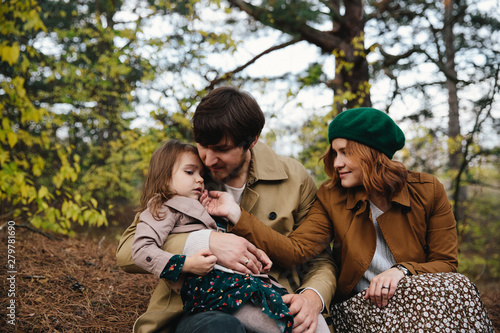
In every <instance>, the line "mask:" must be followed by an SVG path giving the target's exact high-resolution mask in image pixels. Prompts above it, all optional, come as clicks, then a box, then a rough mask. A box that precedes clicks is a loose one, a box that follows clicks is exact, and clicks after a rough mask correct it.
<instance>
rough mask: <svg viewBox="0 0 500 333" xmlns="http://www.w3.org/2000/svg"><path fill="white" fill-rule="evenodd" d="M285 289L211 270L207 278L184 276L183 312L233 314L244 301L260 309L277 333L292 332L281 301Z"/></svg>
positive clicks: (289, 314)
mask: <svg viewBox="0 0 500 333" xmlns="http://www.w3.org/2000/svg"><path fill="white" fill-rule="evenodd" d="M286 293H287V291H286V289H284V288H283V289H280V288H278V287H276V286H273V285H272V284H271V283H266V282H265V281H264V280H262V279H261V278H258V277H254V276H252V275H250V274H246V275H240V274H236V273H234V274H233V273H226V272H223V271H220V270H215V269H214V270H212V271H210V272H209V273H208V274H207V275H204V276H195V275H192V274H188V275H187V276H186V278H185V280H184V284H183V286H182V288H181V298H182V301H183V305H184V311H185V312H187V313H197V312H203V311H214V310H217V311H222V312H225V313H229V314H233V313H234V312H236V310H238V309H239V308H241V307H242V306H243V305H244V304H246V303H247V302H250V303H251V304H253V305H255V306H257V307H259V308H261V309H262V312H263V313H264V314H266V315H267V316H268V317H270V318H271V319H273V320H274V321H275V322H276V324H277V325H278V328H279V329H280V331H281V332H286V333H288V332H290V333H291V332H292V327H293V315H292V314H291V313H290V310H289V309H288V307H287V306H286V304H285V303H284V302H283V299H282V298H281V296H282V295H284V294H286Z"/></svg>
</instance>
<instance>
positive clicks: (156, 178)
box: [139, 140, 198, 220]
mask: <svg viewBox="0 0 500 333" xmlns="http://www.w3.org/2000/svg"><path fill="white" fill-rule="evenodd" d="M187 152H189V153H193V154H195V155H196V156H198V150H197V149H196V147H195V146H193V145H190V144H187V143H182V142H180V141H177V140H169V141H167V142H165V143H164V144H163V145H162V146H161V147H160V148H158V149H157V150H156V151H155V152H154V153H153V155H152V156H151V161H150V162H149V169H148V175H147V177H146V181H145V182H144V187H143V189H142V195H141V207H140V208H139V212H142V211H144V210H146V208H148V203H149V210H150V211H151V214H152V215H153V217H154V218H155V219H156V220H161V219H163V218H164V214H160V208H161V206H162V205H163V203H164V202H165V201H167V200H169V199H171V198H172V197H173V196H174V195H175V192H174V191H173V190H172V188H171V187H170V181H171V180H172V173H173V171H174V166H175V162H176V161H177V159H178V158H179V156H181V154H183V153H187Z"/></svg>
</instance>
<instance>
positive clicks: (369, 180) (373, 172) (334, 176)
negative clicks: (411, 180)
mask: <svg viewBox="0 0 500 333" xmlns="http://www.w3.org/2000/svg"><path fill="white" fill-rule="evenodd" d="M345 154H346V156H347V157H349V158H350V159H351V160H352V161H353V162H355V163H356V164H358V165H360V167H361V170H362V175H363V176H362V177H363V180H362V182H363V187H364V188H365V190H366V193H367V194H368V195H370V194H376V195H382V196H384V197H385V198H388V199H389V201H391V200H392V198H394V196H395V195H396V194H397V193H398V192H400V191H401V190H402V189H403V186H404V185H405V184H406V178H407V175H408V170H407V169H406V167H405V166H404V165H403V163H401V162H397V161H393V160H391V159H389V157H387V156H386V155H385V154H384V153H382V152H380V151H378V150H376V149H373V148H371V147H368V146H366V145H364V144H361V143H358V142H356V141H352V140H347V144H346V147H345ZM335 156H336V153H335V151H334V150H333V149H332V146H331V145H330V147H329V148H328V150H327V151H326V152H325V153H324V154H323V156H322V157H321V159H322V160H323V162H324V164H325V173H326V174H327V175H328V176H329V177H330V180H329V181H328V183H327V187H333V186H337V185H338V186H341V184H340V177H339V176H338V172H337V170H336V169H335V167H334V166H333V164H334V161H335Z"/></svg>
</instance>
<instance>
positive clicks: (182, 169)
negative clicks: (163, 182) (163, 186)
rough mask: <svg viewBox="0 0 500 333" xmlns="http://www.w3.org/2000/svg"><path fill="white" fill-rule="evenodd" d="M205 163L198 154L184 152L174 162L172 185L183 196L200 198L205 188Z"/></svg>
mask: <svg viewBox="0 0 500 333" xmlns="http://www.w3.org/2000/svg"><path fill="white" fill-rule="evenodd" d="M202 176H203V165H202V164H201V160H200V158H199V157H198V155H196V154H194V153H191V152H185V153H182V154H181V155H180V156H179V157H178V158H177V161H176V162H175V164H174V170H173V172H172V180H171V181H170V187H171V188H172V189H173V190H174V191H175V192H176V193H177V195H181V196H183V197H188V198H191V199H195V200H198V199H199V198H200V196H201V194H202V193H203V190H204V189H205V184H204V182H203V177H202Z"/></svg>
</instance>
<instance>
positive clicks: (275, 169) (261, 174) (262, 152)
mask: <svg viewBox="0 0 500 333" xmlns="http://www.w3.org/2000/svg"><path fill="white" fill-rule="evenodd" d="M250 152H251V153H252V158H251V160H250V168H249V171H248V180H247V186H250V185H252V184H254V183H255V182H257V181H259V180H285V179H288V175H287V173H286V171H285V169H284V167H283V164H282V163H281V161H280V159H279V156H278V155H277V154H276V153H275V152H274V151H273V150H272V149H271V148H269V147H268V146H266V145H265V144H263V143H262V142H260V141H258V142H257V144H256V145H255V146H254V147H253V148H252V149H250Z"/></svg>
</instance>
